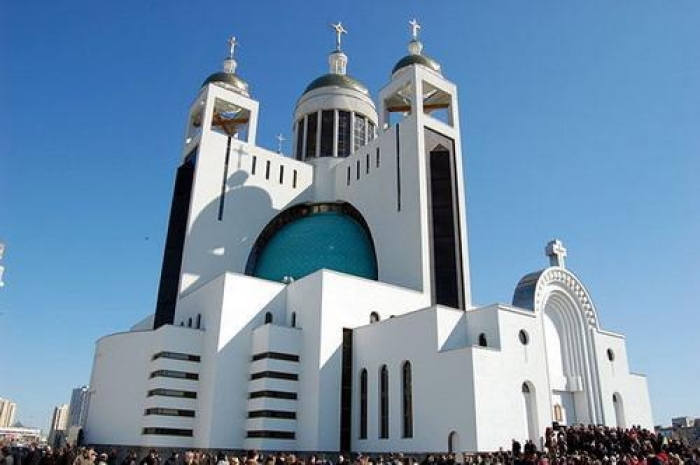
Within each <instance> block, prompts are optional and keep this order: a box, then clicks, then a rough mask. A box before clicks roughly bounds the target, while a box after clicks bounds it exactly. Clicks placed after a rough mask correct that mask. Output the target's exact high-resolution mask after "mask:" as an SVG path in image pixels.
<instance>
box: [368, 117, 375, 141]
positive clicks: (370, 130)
mask: <svg viewBox="0 0 700 465" xmlns="http://www.w3.org/2000/svg"><path fill="white" fill-rule="evenodd" d="M375 129H376V128H375V127H374V123H372V122H371V121H367V142H369V141H371V140H374V131H375Z"/></svg>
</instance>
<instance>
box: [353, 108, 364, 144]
mask: <svg viewBox="0 0 700 465" xmlns="http://www.w3.org/2000/svg"><path fill="white" fill-rule="evenodd" d="M365 124H366V119H365V117H364V116H362V115H358V114H355V127H354V130H353V149H352V151H353V152H355V151H356V150H357V149H359V148H360V147H362V146H363V145H365V137H366V136H367V133H366V130H367V129H366V126H365Z"/></svg>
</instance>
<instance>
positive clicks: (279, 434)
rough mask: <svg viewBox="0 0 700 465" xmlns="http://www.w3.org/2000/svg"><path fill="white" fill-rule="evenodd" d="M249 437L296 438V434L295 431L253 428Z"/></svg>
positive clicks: (249, 432)
mask: <svg viewBox="0 0 700 465" xmlns="http://www.w3.org/2000/svg"><path fill="white" fill-rule="evenodd" d="M247 436H248V437H249V438H269V439H294V438H295V435H294V432H293V431H267V430H253V431H248V435H247Z"/></svg>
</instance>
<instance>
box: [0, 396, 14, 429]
mask: <svg viewBox="0 0 700 465" xmlns="http://www.w3.org/2000/svg"><path fill="white" fill-rule="evenodd" d="M16 411H17V404H15V403H14V402H12V401H10V400H7V399H0V427H8V426H12V425H14V423H15V413H16Z"/></svg>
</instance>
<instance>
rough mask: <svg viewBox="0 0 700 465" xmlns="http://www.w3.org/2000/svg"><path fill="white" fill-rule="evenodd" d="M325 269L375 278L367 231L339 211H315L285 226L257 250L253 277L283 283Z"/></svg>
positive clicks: (374, 260)
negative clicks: (286, 277)
mask: <svg viewBox="0 0 700 465" xmlns="http://www.w3.org/2000/svg"><path fill="white" fill-rule="evenodd" d="M321 268H326V269H330V270H335V271H340V272H343V273H347V274H352V275H355V276H360V277H362V278H367V279H377V261H376V258H375V255H374V247H373V245H372V241H371V238H370V237H369V235H368V233H367V232H366V230H365V229H364V228H363V227H362V226H361V225H360V224H359V223H358V222H357V221H355V220H354V219H353V218H351V217H350V216H348V215H346V214H344V213H342V212H340V211H325V212H315V213H311V214H308V215H306V216H301V217H299V218H296V219H295V220H293V221H291V222H289V223H287V224H285V225H284V226H282V227H281V228H280V229H279V230H278V231H276V232H275V233H274V235H273V236H272V237H271V238H270V239H269V241H267V243H266V244H265V245H264V247H263V248H262V250H260V252H259V255H258V257H257V260H256V262H255V268H254V270H253V273H252V274H253V276H256V277H258V278H264V279H269V280H272V281H282V280H283V279H284V278H285V276H289V277H292V278H294V279H299V278H303V277H304V276H306V275H309V274H311V273H313V272H314V271H317V270H320V269H321Z"/></svg>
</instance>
